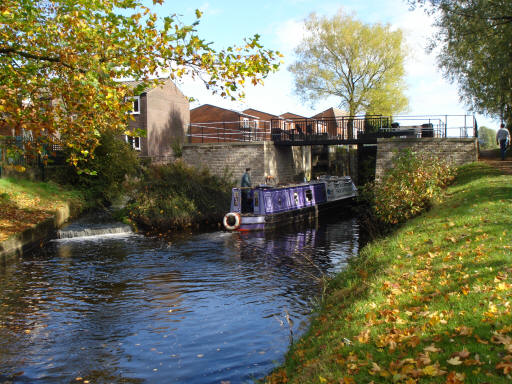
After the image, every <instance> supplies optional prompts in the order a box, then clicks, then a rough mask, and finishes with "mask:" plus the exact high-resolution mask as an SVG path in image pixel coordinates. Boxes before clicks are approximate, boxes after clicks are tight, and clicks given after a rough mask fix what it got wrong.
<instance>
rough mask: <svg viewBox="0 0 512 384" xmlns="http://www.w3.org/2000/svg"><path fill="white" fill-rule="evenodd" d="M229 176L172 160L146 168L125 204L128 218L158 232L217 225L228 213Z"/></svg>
mask: <svg viewBox="0 0 512 384" xmlns="http://www.w3.org/2000/svg"><path fill="white" fill-rule="evenodd" d="M233 186H234V184H233V182H232V181H231V180H230V176H229V175H224V176H223V177H218V176H214V175H211V174H210V173H209V172H208V170H206V169H203V170H197V169H195V168H192V167H189V166H187V165H185V164H184V163H183V162H181V161H176V162H174V163H173V164H170V165H164V166H150V167H149V168H148V169H147V171H146V172H145V174H144V176H143V180H142V181H141V182H140V183H139V184H138V186H137V188H136V190H134V191H133V193H132V196H131V198H130V202H129V203H128V207H127V208H128V209H129V217H130V219H131V220H133V221H135V222H136V223H137V224H139V225H141V226H142V227H144V228H145V229H146V230H150V231H152V230H156V231H159V232H163V231H167V230H169V229H182V228H187V227H190V226H193V225H196V226H199V225H204V224H206V225H212V224H216V223H219V222H220V221H221V219H222V217H223V216H224V214H225V213H226V212H227V211H228V210H229V206H230V201H231V188H232V187H233Z"/></svg>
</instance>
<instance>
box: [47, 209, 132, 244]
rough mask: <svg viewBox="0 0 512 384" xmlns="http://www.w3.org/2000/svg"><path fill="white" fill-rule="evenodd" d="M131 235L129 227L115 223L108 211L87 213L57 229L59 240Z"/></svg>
mask: <svg viewBox="0 0 512 384" xmlns="http://www.w3.org/2000/svg"><path fill="white" fill-rule="evenodd" d="M130 233H133V232H132V229H131V228H130V226H129V225H126V224H123V223H120V222H117V221H115V220H114V219H113V218H112V216H111V215H110V213H109V212H108V211H100V212H92V213H88V214H86V215H85V216H83V217H81V218H80V219H78V220H76V221H74V222H73V223H70V224H68V225H66V226H65V227H63V228H62V229H59V230H58V231H57V237H58V238H59V239H73V238H82V237H93V236H106V235H120V234H130Z"/></svg>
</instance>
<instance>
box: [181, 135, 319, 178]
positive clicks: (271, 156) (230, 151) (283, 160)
mask: <svg viewBox="0 0 512 384" xmlns="http://www.w3.org/2000/svg"><path fill="white" fill-rule="evenodd" d="M182 160H183V161H184V162H185V163H186V164H189V165H191V166H194V167H196V168H208V169H209V170H210V172H211V173H213V174H215V175H219V176H221V175H224V174H228V175H230V176H231V177H232V178H233V179H234V180H235V181H236V182H237V183H239V182H240V179H241V177H242V175H243V173H244V172H245V168H247V167H249V168H251V179H252V183H253V184H254V185H255V184H263V183H264V182H265V177H266V176H272V177H273V178H274V180H275V182H277V183H286V182H291V181H293V180H294V179H296V178H297V177H299V175H301V174H306V175H310V174H311V151H310V149H309V147H277V146H275V145H274V144H273V143H270V142H246V143H211V144H184V145H183V156H182Z"/></svg>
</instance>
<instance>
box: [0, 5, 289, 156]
mask: <svg viewBox="0 0 512 384" xmlns="http://www.w3.org/2000/svg"><path fill="white" fill-rule="evenodd" d="M161 1H162V0H154V3H161ZM200 17H201V12H200V11H196V21H195V22H194V23H192V24H191V25H183V24H182V23H181V22H180V21H179V20H178V18H177V17H176V15H171V16H167V17H164V18H158V17H157V15H156V14H155V13H153V12H152V11H151V10H150V8H148V7H146V6H145V5H143V2H142V1H139V0H96V1H90V0H3V1H2V2H1V4H0V130H1V128H2V127H4V129H6V128H8V129H12V128H16V129H21V128H23V129H25V130H26V131H31V132H32V134H33V136H34V143H35V144H33V146H35V147H39V146H40V145H41V144H43V143H45V142H53V141H54V140H55V139H56V138H58V139H59V143H60V144H62V145H64V146H65V147H66V148H68V149H69V153H70V155H69V159H68V160H69V161H70V163H72V164H74V165H77V164H80V163H81V161H82V160H87V159H90V158H92V157H94V149H95V148H96V146H97V145H98V143H99V138H100V136H101V134H102V133H104V132H118V133H119V132H123V131H124V130H125V129H126V119H127V116H128V115H127V112H128V111H129V109H130V108H131V106H130V104H131V103H130V100H129V96H132V95H134V94H138V93H140V91H141V90H142V89H143V88H145V87H146V86H148V85H149V83H150V82H152V81H155V82H156V80H150V79H151V78H155V77H157V75H158V73H160V72H161V71H162V70H168V71H169V73H170V76H171V78H173V79H175V78H178V77H182V76H184V75H186V74H187V75H191V76H193V77H199V78H200V79H202V80H203V81H204V83H205V84H206V86H207V87H208V88H209V89H210V90H211V91H212V92H219V93H220V94H221V95H222V96H227V97H232V98H235V97H237V96H240V95H243V91H242V89H241V86H242V85H243V84H244V82H245V81H247V80H249V81H251V82H252V83H253V84H258V83H261V82H262V80H263V79H264V78H265V77H266V75H267V74H268V73H269V72H271V71H274V70H276V69H277V68H278V65H279V64H278V63H277V62H276V59H277V57H278V56H279V53H278V52H273V51H271V50H267V49H264V48H263V47H262V46H261V45H260V43H259V36H258V35H255V36H254V37H252V38H249V39H245V40H244V44H243V45H242V46H241V47H236V46H234V47H229V48H227V49H225V50H219V51H218V50H215V49H214V48H213V47H212V45H211V44H212V43H207V42H206V41H205V40H203V39H201V38H200V37H199V36H198V35H197V33H196V26H197V24H198V23H199V18H200ZM121 78H133V79H136V80H143V81H144V83H143V84H141V86H140V87H139V88H137V89H128V88H127V87H126V86H125V85H123V84H121V83H120V82H119V81H116V80H118V79H121ZM27 145H28V147H27V149H30V148H29V147H30V143H28V144H27Z"/></svg>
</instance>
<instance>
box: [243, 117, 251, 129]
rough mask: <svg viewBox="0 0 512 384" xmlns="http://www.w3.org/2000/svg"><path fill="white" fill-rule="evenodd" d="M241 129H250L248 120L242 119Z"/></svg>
mask: <svg viewBox="0 0 512 384" xmlns="http://www.w3.org/2000/svg"><path fill="white" fill-rule="evenodd" d="M242 128H250V125H249V119H248V118H247V117H244V118H243V119H242Z"/></svg>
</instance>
